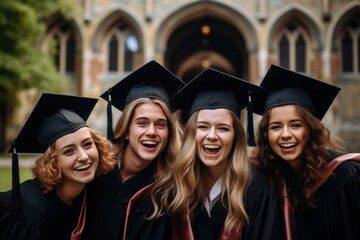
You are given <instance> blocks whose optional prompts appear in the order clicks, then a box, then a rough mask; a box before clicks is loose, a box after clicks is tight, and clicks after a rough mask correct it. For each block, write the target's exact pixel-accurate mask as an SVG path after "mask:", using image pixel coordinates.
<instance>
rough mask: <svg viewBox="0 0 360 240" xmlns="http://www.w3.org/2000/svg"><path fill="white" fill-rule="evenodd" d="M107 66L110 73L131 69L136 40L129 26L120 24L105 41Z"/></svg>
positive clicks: (136, 46) (136, 49)
mask: <svg viewBox="0 0 360 240" xmlns="http://www.w3.org/2000/svg"><path fill="white" fill-rule="evenodd" d="M107 49H108V55H107V56H108V57H107V60H108V61H107V62H108V67H107V70H108V72H110V73H118V72H127V71H132V70H133V65H134V58H135V54H136V52H137V51H138V40H137V38H136V36H135V35H134V34H133V33H132V31H131V30H130V29H129V28H126V27H124V26H121V27H119V28H117V29H115V31H113V32H112V33H111V34H110V37H109V41H108V43H107Z"/></svg>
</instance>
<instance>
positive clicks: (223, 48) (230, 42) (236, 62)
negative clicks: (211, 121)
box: [165, 17, 248, 82]
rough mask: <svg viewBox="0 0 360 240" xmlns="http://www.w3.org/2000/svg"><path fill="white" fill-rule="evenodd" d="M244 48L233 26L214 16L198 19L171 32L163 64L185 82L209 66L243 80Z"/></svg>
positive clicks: (245, 73) (245, 64)
mask: <svg viewBox="0 0 360 240" xmlns="http://www.w3.org/2000/svg"><path fill="white" fill-rule="evenodd" d="M246 49H247V48H246V46H245V42H244V38H243V36H242V35H241V33H240V32H239V30H238V29H236V28H235V27H234V26H233V25H232V24H230V23H229V22H226V21H224V20H222V19H219V18H216V17H200V18H197V19H194V20H191V21H189V22H186V23H184V24H182V25H180V26H178V27H177V28H176V29H175V30H174V31H173V32H172V33H171V35H170V37H169V38H168V41H167V47H166V54H165V62H166V63H167V66H168V67H169V69H170V70H171V71H173V72H174V73H175V74H176V75H177V76H178V77H180V78H181V79H183V80H184V81H185V82H189V81H190V80H191V79H192V78H193V77H195V76H196V75H197V74H198V73H200V72H201V71H202V70H203V69H205V68H208V67H211V68H215V69H218V70H221V71H224V72H227V73H229V74H232V75H234V76H237V77H240V78H246V76H247V72H246V71H247V69H248V68H247V65H248V53H247V50H246Z"/></svg>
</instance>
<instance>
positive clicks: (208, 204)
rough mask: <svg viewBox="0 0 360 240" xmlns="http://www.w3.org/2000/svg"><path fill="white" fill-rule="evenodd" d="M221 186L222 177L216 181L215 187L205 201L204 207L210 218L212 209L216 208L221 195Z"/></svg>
mask: <svg viewBox="0 0 360 240" xmlns="http://www.w3.org/2000/svg"><path fill="white" fill-rule="evenodd" d="M221 185H222V177H220V178H219V179H218V180H216V182H215V184H214V186H212V188H211V190H210V194H209V197H208V198H206V199H205V201H204V206H205V208H206V211H207V212H208V214H209V217H211V209H212V208H213V207H214V205H215V203H216V200H217V197H218V196H219V195H220V193H221Z"/></svg>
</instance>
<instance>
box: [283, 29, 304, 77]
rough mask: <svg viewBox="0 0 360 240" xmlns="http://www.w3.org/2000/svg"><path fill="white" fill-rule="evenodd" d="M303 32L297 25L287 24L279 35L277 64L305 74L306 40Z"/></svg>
mask: <svg viewBox="0 0 360 240" xmlns="http://www.w3.org/2000/svg"><path fill="white" fill-rule="evenodd" d="M306 39H307V38H306V34H305V32H304V31H303V30H302V29H301V28H300V27H299V26H298V25H297V24H294V23H292V24H289V25H288V26H287V28H285V29H284V31H283V32H282V33H281V34H280V40H279V47H278V49H279V55H278V56H279V63H280V65H281V66H282V67H285V68H288V69H291V70H294V71H297V72H306V71H307V66H306V60H307V59H306V58H307V55H306V53H307V46H308V44H307V40H306Z"/></svg>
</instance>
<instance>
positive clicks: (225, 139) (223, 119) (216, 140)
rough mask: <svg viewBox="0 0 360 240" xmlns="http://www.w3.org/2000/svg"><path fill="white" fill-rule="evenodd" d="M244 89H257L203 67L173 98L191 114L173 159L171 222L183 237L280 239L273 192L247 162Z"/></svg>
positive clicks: (253, 90)
mask: <svg viewBox="0 0 360 240" xmlns="http://www.w3.org/2000/svg"><path fill="white" fill-rule="evenodd" d="M248 91H252V92H258V91H260V93H261V88H259V87H257V86H255V85H252V84H250V83H247V82H245V81H242V80H240V79H237V78H235V77H232V76H230V75H227V74H225V73H222V72H220V71H216V70H214V69H207V70H205V71H203V72H202V73H201V74H200V75H198V76H197V77H196V78H195V79H194V80H193V81H192V82H190V83H189V84H188V85H187V86H186V87H184V88H183V89H182V90H180V91H179V92H178V93H177V94H176V95H175V96H174V97H173V101H174V103H178V104H179V105H180V106H181V107H182V109H183V110H187V111H189V113H190V118H189V120H188V121H187V123H186V126H185V129H184V139H183V144H182V149H181V151H180V153H179V155H178V156H177V158H176V159H175V161H174V164H173V171H174V177H175V195H174V196H173V201H172V202H171V203H170V205H169V209H170V212H171V213H172V214H174V216H181V217H182V218H183V219H182V220H184V218H185V220H186V218H187V212H188V214H189V219H190V223H191V229H190V230H189V229H186V222H185V223H184V221H183V222H182V223H181V220H179V221H178V222H179V223H180V224H177V225H174V226H173V227H174V232H177V233H178V234H181V233H186V234H184V235H186V236H182V237H184V238H186V239H193V238H195V239H207V240H208V239H223V238H228V239H280V238H281V231H280V225H279V214H278V213H277V211H278V209H277V208H278V201H277V196H276V192H274V190H273V188H272V186H271V185H270V184H269V183H268V182H267V181H266V180H265V178H264V177H262V175H260V174H259V173H257V172H256V171H255V169H253V168H252V167H251V166H250V165H249V160H248V158H247V146H246V137H245V131H244V128H243V127H242V124H241V122H240V120H239V116H240V111H241V109H243V108H244V107H245V106H246V104H247V102H248Z"/></svg>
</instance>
